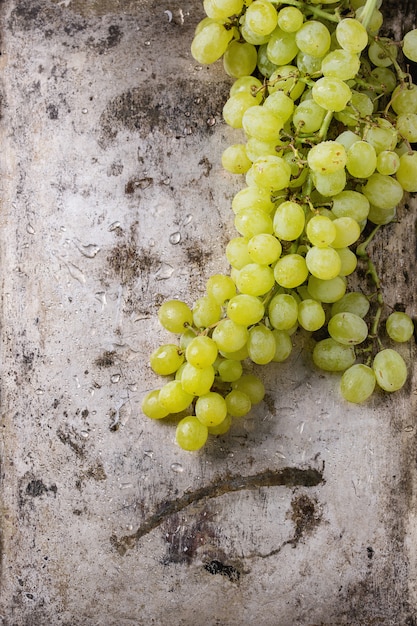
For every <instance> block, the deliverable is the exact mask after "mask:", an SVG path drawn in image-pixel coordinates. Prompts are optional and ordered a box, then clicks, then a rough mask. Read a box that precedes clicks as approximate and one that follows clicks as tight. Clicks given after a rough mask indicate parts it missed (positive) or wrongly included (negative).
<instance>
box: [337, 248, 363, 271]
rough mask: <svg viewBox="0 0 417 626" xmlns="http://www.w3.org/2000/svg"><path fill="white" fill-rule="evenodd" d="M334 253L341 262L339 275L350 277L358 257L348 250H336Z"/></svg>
mask: <svg viewBox="0 0 417 626" xmlns="http://www.w3.org/2000/svg"><path fill="white" fill-rule="evenodd" d="M336 252H337V254H338V255H339V258H340V262H341V266H340V271H339V275H340V276H350V274H352V273H353V272H354V271H355V269H356V267H357V265H358V257H357V256H356V254H355V253H354V252H352V250H351V249H350V248H337V249H336Z"/></svg>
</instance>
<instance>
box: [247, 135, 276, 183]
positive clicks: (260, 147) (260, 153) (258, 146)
mask: <svg viewBox="0 0 417 626" xmlns="http://www.w3.org/2000/svg"><path fill="white" fill-rule="evenodd" d="M280 145H281V140H280V139H275V140H273V141H261V140H260V139H258V138H257V137H248V140H247V142H246V154H247V155H248V157H249V159H250V160H251V161H252V163H254V162H255V161H256V160H257V159H259V158H260V157H265V156H269V155H272V156H277V154H278V150H279V147H280ZM247 182H248V184H249V185H251V182H249V181H247Z"/></svg>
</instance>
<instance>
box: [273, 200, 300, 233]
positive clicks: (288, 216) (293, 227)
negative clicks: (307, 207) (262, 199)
mask: <svg viewBox="0 0 417 626" xmlns="http://www.w3.org/2000/svg"><path fill="white" fill-rule="evenodd" d="M304 224H305V213H304V209H303V207H302V206H300V205H299V204H297V203H296V202H292V201H290V200H287V201H285V202H283V203H282V204H280V205H279V206H278V207H277V209H276V211H275V215H274V219H273V229H274V233H275V235H276V236H277V237H279V238H280V239H284V240H285V241H294V240H295V239H298V237H299V236H300V235H301V233H302V232H303V230H304Z"/></svg>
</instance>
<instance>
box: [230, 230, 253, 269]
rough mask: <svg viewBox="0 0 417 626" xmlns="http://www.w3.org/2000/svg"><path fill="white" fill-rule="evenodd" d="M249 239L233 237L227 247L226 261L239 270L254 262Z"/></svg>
mask: <svg viewBox="0 0 417 626" xmlns="http://www.w3.org/2000/svg"><path fill="white" fill-rule="evenodd" d="M248 242H249V239H247V238H246V237H233V239H231V240H230V241H229V243H228V244H227V246H226V259H227V260H228V262H229V263H230V265H231V266H232V267H234V268H236V269H237V270H240V269H242V267H244V266H245V265H247V264H248V263H251V262H252V259H251V257H250V256H249V252H248Z"/></svg>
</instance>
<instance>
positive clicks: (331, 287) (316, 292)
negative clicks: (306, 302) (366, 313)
mask: <svg viewBox="0 0 417 626" xmlns="http://www.w3.org/2000/svg"><path fill="white" fill-rule="evenodd" d="M308 291H309V293H310V294H311V297H312V298H314V299H315V300H319V301H320V302H328V303H329V302H336V301H337V300H340V298H342V297H343V296H344V295H345V292H346V281H345V280H343V278H341V277H340V276H336V278H331V279H330V280H322V279H321V278H317V277H316V276H310V277H309V279H308Z"/></svg>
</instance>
